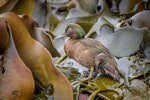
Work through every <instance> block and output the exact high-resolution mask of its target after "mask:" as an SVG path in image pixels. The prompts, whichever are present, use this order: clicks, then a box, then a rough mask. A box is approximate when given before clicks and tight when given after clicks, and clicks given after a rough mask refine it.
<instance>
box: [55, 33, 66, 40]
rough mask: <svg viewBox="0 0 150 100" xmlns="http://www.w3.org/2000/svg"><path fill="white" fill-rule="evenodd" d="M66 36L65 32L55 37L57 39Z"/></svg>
mask: <svg viewBox="0 0 150 100" xmlns="http://www.w3.org/2000/svg"><path fill="white" fill-rule="evenodd" d="M64 37H66V35H65V34H64V33H63V34H61V35H59V36H57V37H55V39H61V38H64Z"/></svg>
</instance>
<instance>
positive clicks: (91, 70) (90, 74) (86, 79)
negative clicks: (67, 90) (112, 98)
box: [71, 66, 94, 86]
mask: <svg viewBox="0 0 150 100" xmlns="http://www.w3.org/2000/svg"><path fill="white" fill-rule="evenodd" d="M93 73H94V66H92V67H91V68H90V73H89V76H88V77H87V78H84V79H81V80H79V81H75V82H72V83H71V84H72V86H74V85H75V84H77V83H79V84H81V83H84V82H86V81H88V80H90V79H91V78H92V76H93Z"/></svg>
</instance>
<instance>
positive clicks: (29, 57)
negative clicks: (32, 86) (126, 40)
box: [1, 12, 73, 100]
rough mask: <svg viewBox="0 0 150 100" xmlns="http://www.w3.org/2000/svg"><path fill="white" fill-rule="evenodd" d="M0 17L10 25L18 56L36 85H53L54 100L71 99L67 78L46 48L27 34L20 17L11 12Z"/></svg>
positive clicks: (46, 86)
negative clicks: (30, 72)
mask: <svg viewBox="0 0 150 100" xmlns="http://www.w3.org/2000/svg"><path fill="white" fill-rule="evenodd" d="M1 19H4V20H6V21H7V22H8V24H9V25H10V27H11V31H12V36H13V39H14V43H15V46H16V48H17V51H18V53H19V56H20V57H21V59H22V60H23V62H24V63H25V64H26V65H27V66H28V67H29V69H30V70H31V71H32V73H33V76H34V79H35V81H36V82H37V83H38V85H40V86H41V87H42V88H48V87H49V85H53V87H54V93H53V98H54V99H56V100H59V99H68V100H72V99H73V93H72V88H71V85H70V83H69V81H68V79H67V78H66V77H65V76H64V74H63V73H62V72H61V71H60V70H59V69H58V68H57V67H55V65H54V63H53V61H52V56H51V54H50V53H49V52H48V51H47V49H45V48H44V47H43V46H42V45H41V44H40V43H39V42H37V41H36V40H34V39H33V38H32V37H31V36H30V35H29V33H28V31H27V30H26V28H25V26H24V24H23V23H22V19H21V18H19V17H18V16H17V15H16V14H14V13H12V12H8V13H5V14H3V15H1ZM15 26H19V27H20V28H16V27H15ZM60 83H61V84H60ZM65 91H68V92H65Z"/></svg>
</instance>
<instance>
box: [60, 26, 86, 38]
mask: <svg viewBox="0 0 150 100" xmlns="http://www.w3.org/2000/svg"><path fill="white" fill-rule="evenodd" d="M85 35H86V33H85V31H84V30H83V28H82V27H81V26H80V25H78V24H74V23H73V24H72V23H71V24H68V26H67V28H66V29H65V32H64V33H63V34H62V35H61V36H59V37H57V38H62V37H65V36H67V37H70V38H74V39H80V38H84V36H85Z"/></svg>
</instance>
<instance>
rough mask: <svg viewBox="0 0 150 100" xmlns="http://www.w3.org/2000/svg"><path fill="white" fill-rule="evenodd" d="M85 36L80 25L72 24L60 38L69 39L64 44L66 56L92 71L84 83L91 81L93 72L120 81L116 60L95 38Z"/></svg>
mask: <svg viewBox="0 0 150 100" xmlns="http://www.w3.org/2000/svg"><path fill="white" fill-rule="evenodd" d="M85 35H86V33H85V31H84V29H83V28H82V27H81V26H80V25H78V24H76V23H70V24H68V26H67V27H66V29H65V32H64V33H63V34H61V36H59V38H60V37H69V38H68V39H67V40H66V41H65V43H64V51H65V53H66V55H67V56H68V57H69V58H71V59H73V60H75V61H76V62H78V63H79V64H80V65H82V66H84V67H87V68H88V69H90V73H89V76H88V77H87V78H85V79H83V81H86V80H89V79H91V78H92V76H93V72H97V73H99V74H100V75H104V76H108V77H111V78H113V79H114V80H118V81H119V79H120V73H119V71H118V68H117V67H118V66H117V63H116V61H115V58H114V57H113V56H112V55H111V53H110V52H109V50H108V49H107V48H106V47H105V46H104V45H103V44H102V43H100V42H99V41H97V40H95V39H93V38H84V37H85Z"/></svg>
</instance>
